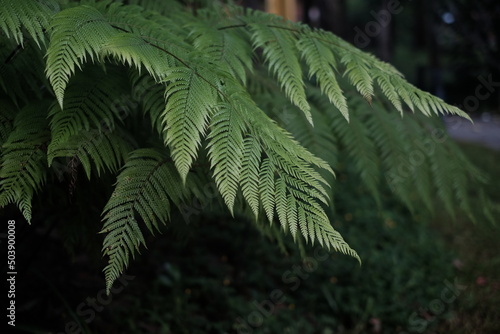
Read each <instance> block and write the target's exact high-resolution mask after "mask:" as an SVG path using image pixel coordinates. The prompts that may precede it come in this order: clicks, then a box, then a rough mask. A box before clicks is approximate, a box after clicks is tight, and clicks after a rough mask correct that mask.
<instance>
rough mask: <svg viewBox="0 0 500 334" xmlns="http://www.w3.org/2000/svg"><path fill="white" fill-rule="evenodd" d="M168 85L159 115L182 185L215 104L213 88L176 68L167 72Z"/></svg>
mask: <svg viewBox="0 0 500 334" xmlns="http://www.w3.org/2000/svg"><path fill="white" fill-rule="evenodd" d="M165 81H167V82H168V85H167V88H166V91H165V99H166V100H167V105H166V107H165V112H164V113H163V115H162V118H163V123H164V132H165V143H166V144H167V145H168V146H170V150H171V154H172V158H173V159H174V162H175V165H176V167H177V169H178V170H179V173H180V174H181V177H182V179H183V180H184V181H185V180H186V177H187V174H188V172H189V169H190V168H191V164H192V163H193V161H194V160H195V159H196V156H197V151H198V148H199V146H200V143H201V136H202V135H203V134H204V133H205V130H206V125H207V121H208V115H209V113H210V112H211V109H212V108H214V106H215V104H216V102H217V100H216V94H215V92H214V89H213V87H212V86H210V85H208V84H207V83H206V82H205V81H204V80H203V79H202V78H201V77H200V75H198V73H197V72H196V71H194V70H192V69H188V68H184V67H177V68H172V69H170V70H169V71H168V72H166V76H165Z"/></svg>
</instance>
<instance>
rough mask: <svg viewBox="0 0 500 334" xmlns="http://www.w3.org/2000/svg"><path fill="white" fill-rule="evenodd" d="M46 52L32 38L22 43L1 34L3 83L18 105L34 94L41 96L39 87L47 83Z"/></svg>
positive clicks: (0, 49)
mask: <svg viewBox="0 0 500 334" xmlns="http://www.w3.org/2000/svg"><path fill="white" fill-rule="evenodd" d="M43 54H44V51H42V50H41V49H40V48H38V47H35V46H34V42H33V41H32V40H26V41H24V45H23V47H21V46H19V45H17V44H16V42H15V41H14V40H13V39H8V38H7V37H6V36H5V35H3V34H0V87H1V88H2V90H3V91H4V92H5V93H6V95H7V96H8V97H9V98H10V99H12V102H13V103H14V104H16V105H17V106H22V105H24V104H26V103H30V102H31V101H32V99H33V97H36V98H38V99H41V98H42V89H40V87H44V86H48V84H47V79H46V78H45V74H44V72H43V68H44V66H45V64H44V61H43ZM12 78H16V79H15V80H12Z"/></svg>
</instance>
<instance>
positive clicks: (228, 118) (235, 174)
mask: <svg viewBox="0 0 500 334" xmlns="http://www.w3.org/2000/svg"><path fill="white" fill-rule="evenodd" d="M209 127H210V134H209V135H208V145H207V148H208V156H209V158H210V163H211V168H213V169H214V178H215V182H216V183H217V187H218V188H219V192H220V193H221V195H222V197H223V198H224V201H225V202H226V205H227V206H228V208H229V210H230V211H231V214H232V213H233V206H234V201H235V199H236V193H237V191H238V181H239V179H240V174H241V167H242V157H243V150H244V144H243V132H244V130H245V126H244V123H243V120H242V119H241V118H240V116H239V114H238V113H237V112H236V111H234V110H233V109H232V108H231V106H230V105H228V104H223V105H220V106H218V108H217V111H216V112H215V114H214V115H213V116H212V118H211V121H210V126H209Z"/></svg>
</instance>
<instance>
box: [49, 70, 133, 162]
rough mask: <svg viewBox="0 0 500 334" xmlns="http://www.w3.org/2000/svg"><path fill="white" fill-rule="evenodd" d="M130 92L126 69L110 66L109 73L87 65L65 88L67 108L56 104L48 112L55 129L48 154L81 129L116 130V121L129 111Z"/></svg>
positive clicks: (65, 104) (52, 130) (51, 125)
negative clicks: (124, 71) (124, 70)
mask: <svg viewBox="0 0 500 334" xmlns="http://www.w3.org/2000/svg"><path fill="white" fill-rule="evenodd" d="M82 87H83V89H82ZM128 93H129V87H128V85H127V77H126V76H125V75H123V68H120V67H114V66H108V67H107V69H106V72H104V71H103V70H102V69H101V68H98V67H94V66H91V67H90V68H85V71H84V72H83V73H80V74H79V75H77V76H76V77H75V78H74V80H72V82H71V83H70V84H69V86H68V88H67V89H66V94H65V98H64V109H61V107H60V106H59V105H57V104H54V105H53V106H52V107H51V109H50V111H49V117H50V118H51V120H50V127H51V132H52V141H51V144H50V145H49V155H50V152H51V150H52V147H53V146H60V144H61V143H63V142H64V141H66V140H67V139H68V138H69V137H71V136H74V135H76V134H79V133H80V132H81V131H84V130H86V131H88V130H90V129H92V128H95V129H97V130H99V131H111V130H113V129H114V127H115V122H116V120H117V119H118V120H119V121H120V120H121V118H124V117H126V116H127V115H128V114H129V113H130V108H129V106H130V105H131V102H130V99H129V97H128ZM49 163H50V162H49Z"/></svg>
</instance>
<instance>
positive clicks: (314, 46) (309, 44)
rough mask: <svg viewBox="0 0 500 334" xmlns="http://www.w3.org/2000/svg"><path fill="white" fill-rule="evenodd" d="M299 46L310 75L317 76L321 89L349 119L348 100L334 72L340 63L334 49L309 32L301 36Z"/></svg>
mask: <svg viewBox="0 0 500 334" xmlns="http://www.w3.org/2000/svg"><path fill="white" fill-rule="evenodd" d="M297 47H298V48H299V50H300V51H301V53H302V57H303V58H304V59H305V61H306V63H307V66H308V67H309V77H314V76H315V77H316V79H317V81H318V84H319V87H320V88H321V91H322V92H323V93H324V94H325V95H326V96H328V99H329V100H330V102H331V103H333V105H335V107H337V109H338V110H339V111H340V112H341V113H342V115H343V116H344V117H345V119H346V120H349V111H348V107H347V100H346V98H345V96H344V94H343V92H342V89H341V88H340V86H339V83H338V82H337V78H336V75H335V73H334V71H336V70H337V67H338V65H337V61H336V60H335V56H334V54H333V52H332V50H331V49H329V48H327V47H326V46H325V45H324V44H323V43H321V42H320V41H319V40H317V39H315V38H313V37H312V36H310V35H309V34H303V35H302V36H301V37H300V39H299V41H298V43H297Z"/></svg>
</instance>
